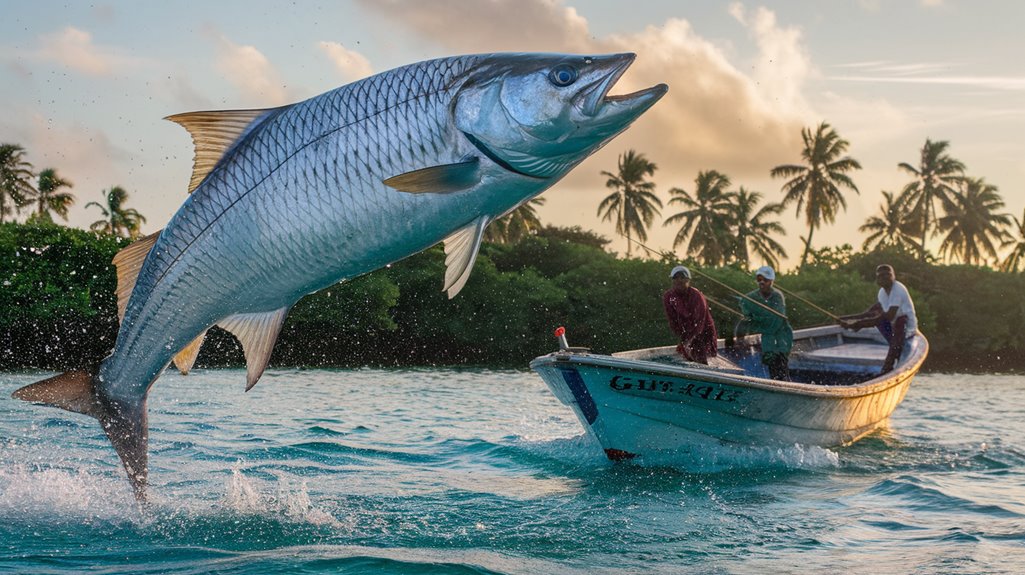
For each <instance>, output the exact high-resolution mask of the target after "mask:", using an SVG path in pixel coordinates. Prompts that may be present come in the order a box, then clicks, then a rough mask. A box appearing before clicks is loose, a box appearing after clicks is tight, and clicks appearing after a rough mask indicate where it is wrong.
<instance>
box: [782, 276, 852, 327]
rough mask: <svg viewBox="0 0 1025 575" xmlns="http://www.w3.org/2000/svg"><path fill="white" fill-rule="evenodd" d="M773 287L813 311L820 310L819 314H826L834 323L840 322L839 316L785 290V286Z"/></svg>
mask: <svg viewBox="0 0 1025 575" xmlns="http://www.w3.org/2000/svg"><path fill="white" fill-rule="evenodd" d="M773 285H774V286H776V288H777V289H779V291H781V292H783V293H785V294H787V295H788V296H792V297H795V298H797V299H798V300H799V301H802V302H804V303H805V304H807V305H808V306H810V307H812V308H813V309H815V310H818V311H819V312H821V313H824V314H826V315H827V316H829V317H830V318H832V319H833V320H834V321H840V317H839V316H836V315H833V314H831V313H829V312H828V311H826V310H824V309H822V308H820V307H819V306H817V305H815V304H813V303H811V302H810V301H808V300H806V299H804V298H803V297H801V296H799V295H797V294H795V293H794V292H792V291H790V290H787V289H783V286H781V285H779V284H776V283H773Z"/></svg>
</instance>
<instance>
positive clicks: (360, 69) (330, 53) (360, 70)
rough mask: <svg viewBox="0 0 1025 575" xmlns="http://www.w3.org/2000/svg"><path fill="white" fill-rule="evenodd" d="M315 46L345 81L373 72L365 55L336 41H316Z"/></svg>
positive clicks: (357, 78)
mask: <svg viewBox="0 0 1025 575" xmlns="http://www.w3.org/2000/svg"><path fill="white" fill-rule="evenodd" d="M317 47H318V48H320V50H321V51H322V52H324V54H326V55H327V57H328V58H329V59H330V60H331V62H333V63H334V65H335V68H337V69H338V71H339V72H340V73H341V74H342V79H344V80H345V81H346V82H352V81H355V80H359V79H360V78H366V77H367V76H369V75H371V74H373V73H374V69H373V67H372V66H371V65H370V61H368V60H367V58H366V56H364V55H363V54H360V53H359V52H356V51H355V50H349V49H348V48H346V47H345V46H343V45H342V44H339V43H338V42H317Z"/></svg>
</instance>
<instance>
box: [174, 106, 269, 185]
mask: <svg viewBox="0 0 1025 575" xmlns="http://www.w3.org/2000/svg"><path fill="white" fill-rule="evenodd" d="M285 107H287V106H285ZM279 109H281V108H265V109H258V110H216V111H207V112H186V113H184V114H175V115H173V116H168V117H166V118H164V119H165V120H170V121H172V122H174V123H176V124H178V125H180V126H181V127H183V128H185V129H186V130H188V132H189V135H191V136H192V143H193V144H194V145H195V147H196V157H195V159H194V160H193V164H192V179H191V180H190V181H189V193H190V194H191V193H192V192H193V191H194V190H195V189H196V188H197V187H199V184H201V183H203V180H204V179H206V177H207V175H209V174H210V172H211V170H213V169H214V167H215V166H217V163H218V162H220V161H221V158H223V157H224V154H225V153H227V151H228V150H230V149H231V148H232V146H234V145H235V142H237V141H239V140H240V139H242V137H243V136H244V135H246V133H248V132H249V131H250V130H251V129H252V128H253V127H255V126H257V125H259V123H260V122H261V121H262V120H264V119H266V117H267V116H269V115H270V114H271V112H274V111H276V110H279Z"/></svg>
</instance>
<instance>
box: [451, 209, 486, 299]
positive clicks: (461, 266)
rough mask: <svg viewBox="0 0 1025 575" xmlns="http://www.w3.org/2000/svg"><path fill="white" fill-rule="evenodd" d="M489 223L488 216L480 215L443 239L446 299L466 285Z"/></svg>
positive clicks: (452, 296)
mask: <svg viewBox="0 0 1025 575" xmlns="http://www.w3.org/2000/svg"><path fill="white" fill-rule="evenodd" d="M489 223H491V218H490V217H488V216H486V215H484V216H480V217H479V218H477V219H475V220H473V221H472V222H470V223H469V224H466V225H465V226H463V227H462V228H460V229H458V230H456V231H455V232H453V233H452V234H451V235H450V236H448V237H447V238H445V239H444V242H445V285H444V287H443V288H442V290H443V291H446V292H448V299H452V298H454V297H456V294H457V293H459V291H460V290H462V289H463V286H464V285H466V280H468V279H470V272H471V271H473V262H475V261H477V252H479V251H480V244H481V241H482V240H483V238H484V230H485V229H487V227H488V224H489Z"/></svg>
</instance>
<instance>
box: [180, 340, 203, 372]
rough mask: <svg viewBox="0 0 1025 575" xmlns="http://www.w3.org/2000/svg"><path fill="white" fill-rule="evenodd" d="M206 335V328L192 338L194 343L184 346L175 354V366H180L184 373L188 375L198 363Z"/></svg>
mask: <svg viewBox="0 0 1025 575" xmlns="http://www.w3.org/2000/svg"><path fill="white" fill-rule="evenodd" d="M205 337H206V330H205V329H204V330H203V333H201V334H199V335H198V336H197V337H196V339H194V340H192V343H190V344H189V345H187V346H185V347H183V348H182V350H181V351H179V352H178V354H177V355H175V356H174V366H175V367H177V368H178V371H180V372H181V374H182V375H188V374H189V372H190V371H192V366H194V365H196V358H197V357H199V348H201V347H203V338H205Z"/></svg>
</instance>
